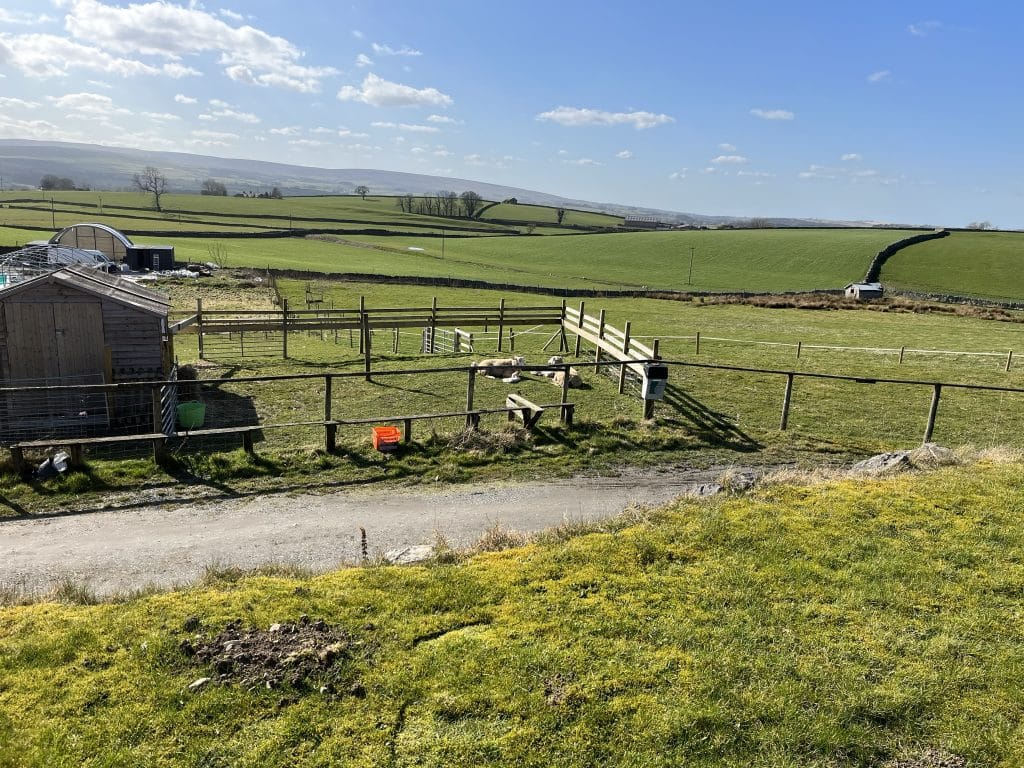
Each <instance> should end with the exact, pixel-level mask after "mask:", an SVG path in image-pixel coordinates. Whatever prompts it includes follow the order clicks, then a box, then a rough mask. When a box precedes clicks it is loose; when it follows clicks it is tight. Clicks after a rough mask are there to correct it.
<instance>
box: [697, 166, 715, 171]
mask: <svg viewBox="0 0 1024 768" xmlns="http://www.w3.org/2000/svg"><path fill="white" fill-rule="evenodd" d="M717 171H718V169H717V168H713V167H711V166H709V167H707V168H701V169H700V172H701V173H715V172H717Z"/></svg>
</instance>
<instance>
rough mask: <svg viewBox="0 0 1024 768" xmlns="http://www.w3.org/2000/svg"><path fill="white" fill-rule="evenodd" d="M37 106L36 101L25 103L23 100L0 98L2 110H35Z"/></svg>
mask: <svg viewBox="0 0 1024 768" xmlns="http://www.w3.org/2000/svg"><path fill="white" fill-rule="evenodd" d="M38 106H39V102H38V101H25V100H24V99H15V98H12V97H9V96H0V107H2V108H3V109H10V108H11V107H15V108H19V109H35V108H36V107H38Z"/></svg>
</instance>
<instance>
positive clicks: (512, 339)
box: [508, 328, 516, 352]
mask: <svg viewBox="0 0 1024 768" xmlns="http://www.w3.org/2000/svg"><path fill="white" fill-rule="evenodd" d="M508 351H509V352H515V351H516V332H515V331H514V330H513V329H511V328H509V329H508Z"/></svg>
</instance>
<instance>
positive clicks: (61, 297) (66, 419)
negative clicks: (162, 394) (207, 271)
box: [0, 265, 174, 443]
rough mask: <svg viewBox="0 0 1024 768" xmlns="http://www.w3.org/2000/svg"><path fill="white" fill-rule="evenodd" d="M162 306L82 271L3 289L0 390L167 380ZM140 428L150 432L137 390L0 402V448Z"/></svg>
mask: <svg viewBox="0 0 1024 768" xmlns="http://www.w3.org/2000/svg"><path fill="white" fill-rule="evenodd" d="M169 307H170V301H169V299H168V298H167V297H166V296H164V295H163V294H161V293H157V292H155V291H151V290H149V289H146V288H141V287H139V286H137V285H136V284H135V283H133V282H131V281H130V280H126V279H124V278H121V277H116V276H112V275H107V274H104V273H102V272H100V271H98V270H96V269H94V268H91V267H87V266H83V265H72V266H68V267H64V268H62V269H59V270H57V271H55V272H50V273H48V274H44V275H40V276H38V277H36V278H33V279H30V280H25V281H24V282H21V283H18V284H16V285H12V286H10V287H8V288H5V289H4V290H2V291H0V381H2V382H3V386H5V387H38V386H61V385H79V384H105V383H107V384H109V383H118V382H126V381H163V380H166V379H168V378H170V376H171V373H172V367H173V359H174V354H173V348H172V341H171V335H170V333H169V331H168V324H167V313H168V309H169ZM140 425H142V426H148V427H150V428H151V427H152V425H153V403H152V393H151V392H148V391H145V390H143V389H141V388H140V389H131V388H129V389H125V390H123V391H121V390H118V391H117V393H116V394H110V395H108V394H104V393H103V392H102V391H83V390H79V391H70V390H63V391H60V390H53V391H49V392H41V393H40V392H32V391H23V392H13V393H12V392H7V393H4V394H0V442H5V443H10V442H15V441H18V440H25V439H36V438H42V437H48V436H55V435H59V436H89V435H94V434H109V433H115V432H123V431H131V430H134V429H136V428H137V427H138V426H140ZM146 431H148V430H146Z"/></svg>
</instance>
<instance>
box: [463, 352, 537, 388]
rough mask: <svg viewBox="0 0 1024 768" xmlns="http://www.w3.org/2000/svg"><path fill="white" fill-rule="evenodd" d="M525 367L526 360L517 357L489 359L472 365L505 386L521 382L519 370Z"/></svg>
mask: <svg viewBox="0 0 1024 768" xmlns="http://www.w3.org/2000/svg"><path fill="white" fill-rule="evenodd" d="M524 365H526V359H525V358H524V357H522V356H517V357H489V358H487V359H486V360H480V361H478V362H476V363H473V367H474V368H476V369H477V370H479V371H480V372H481V373H482V374H483V375H484V376H487V377H488V378H491V379H501V380H502V381H503V382H505V383H506V384H515V383H516V382H517V381H520V380H522V376H521V375H520V370H519V369H520V368H522V367H523V366H524Z"/></svg>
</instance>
